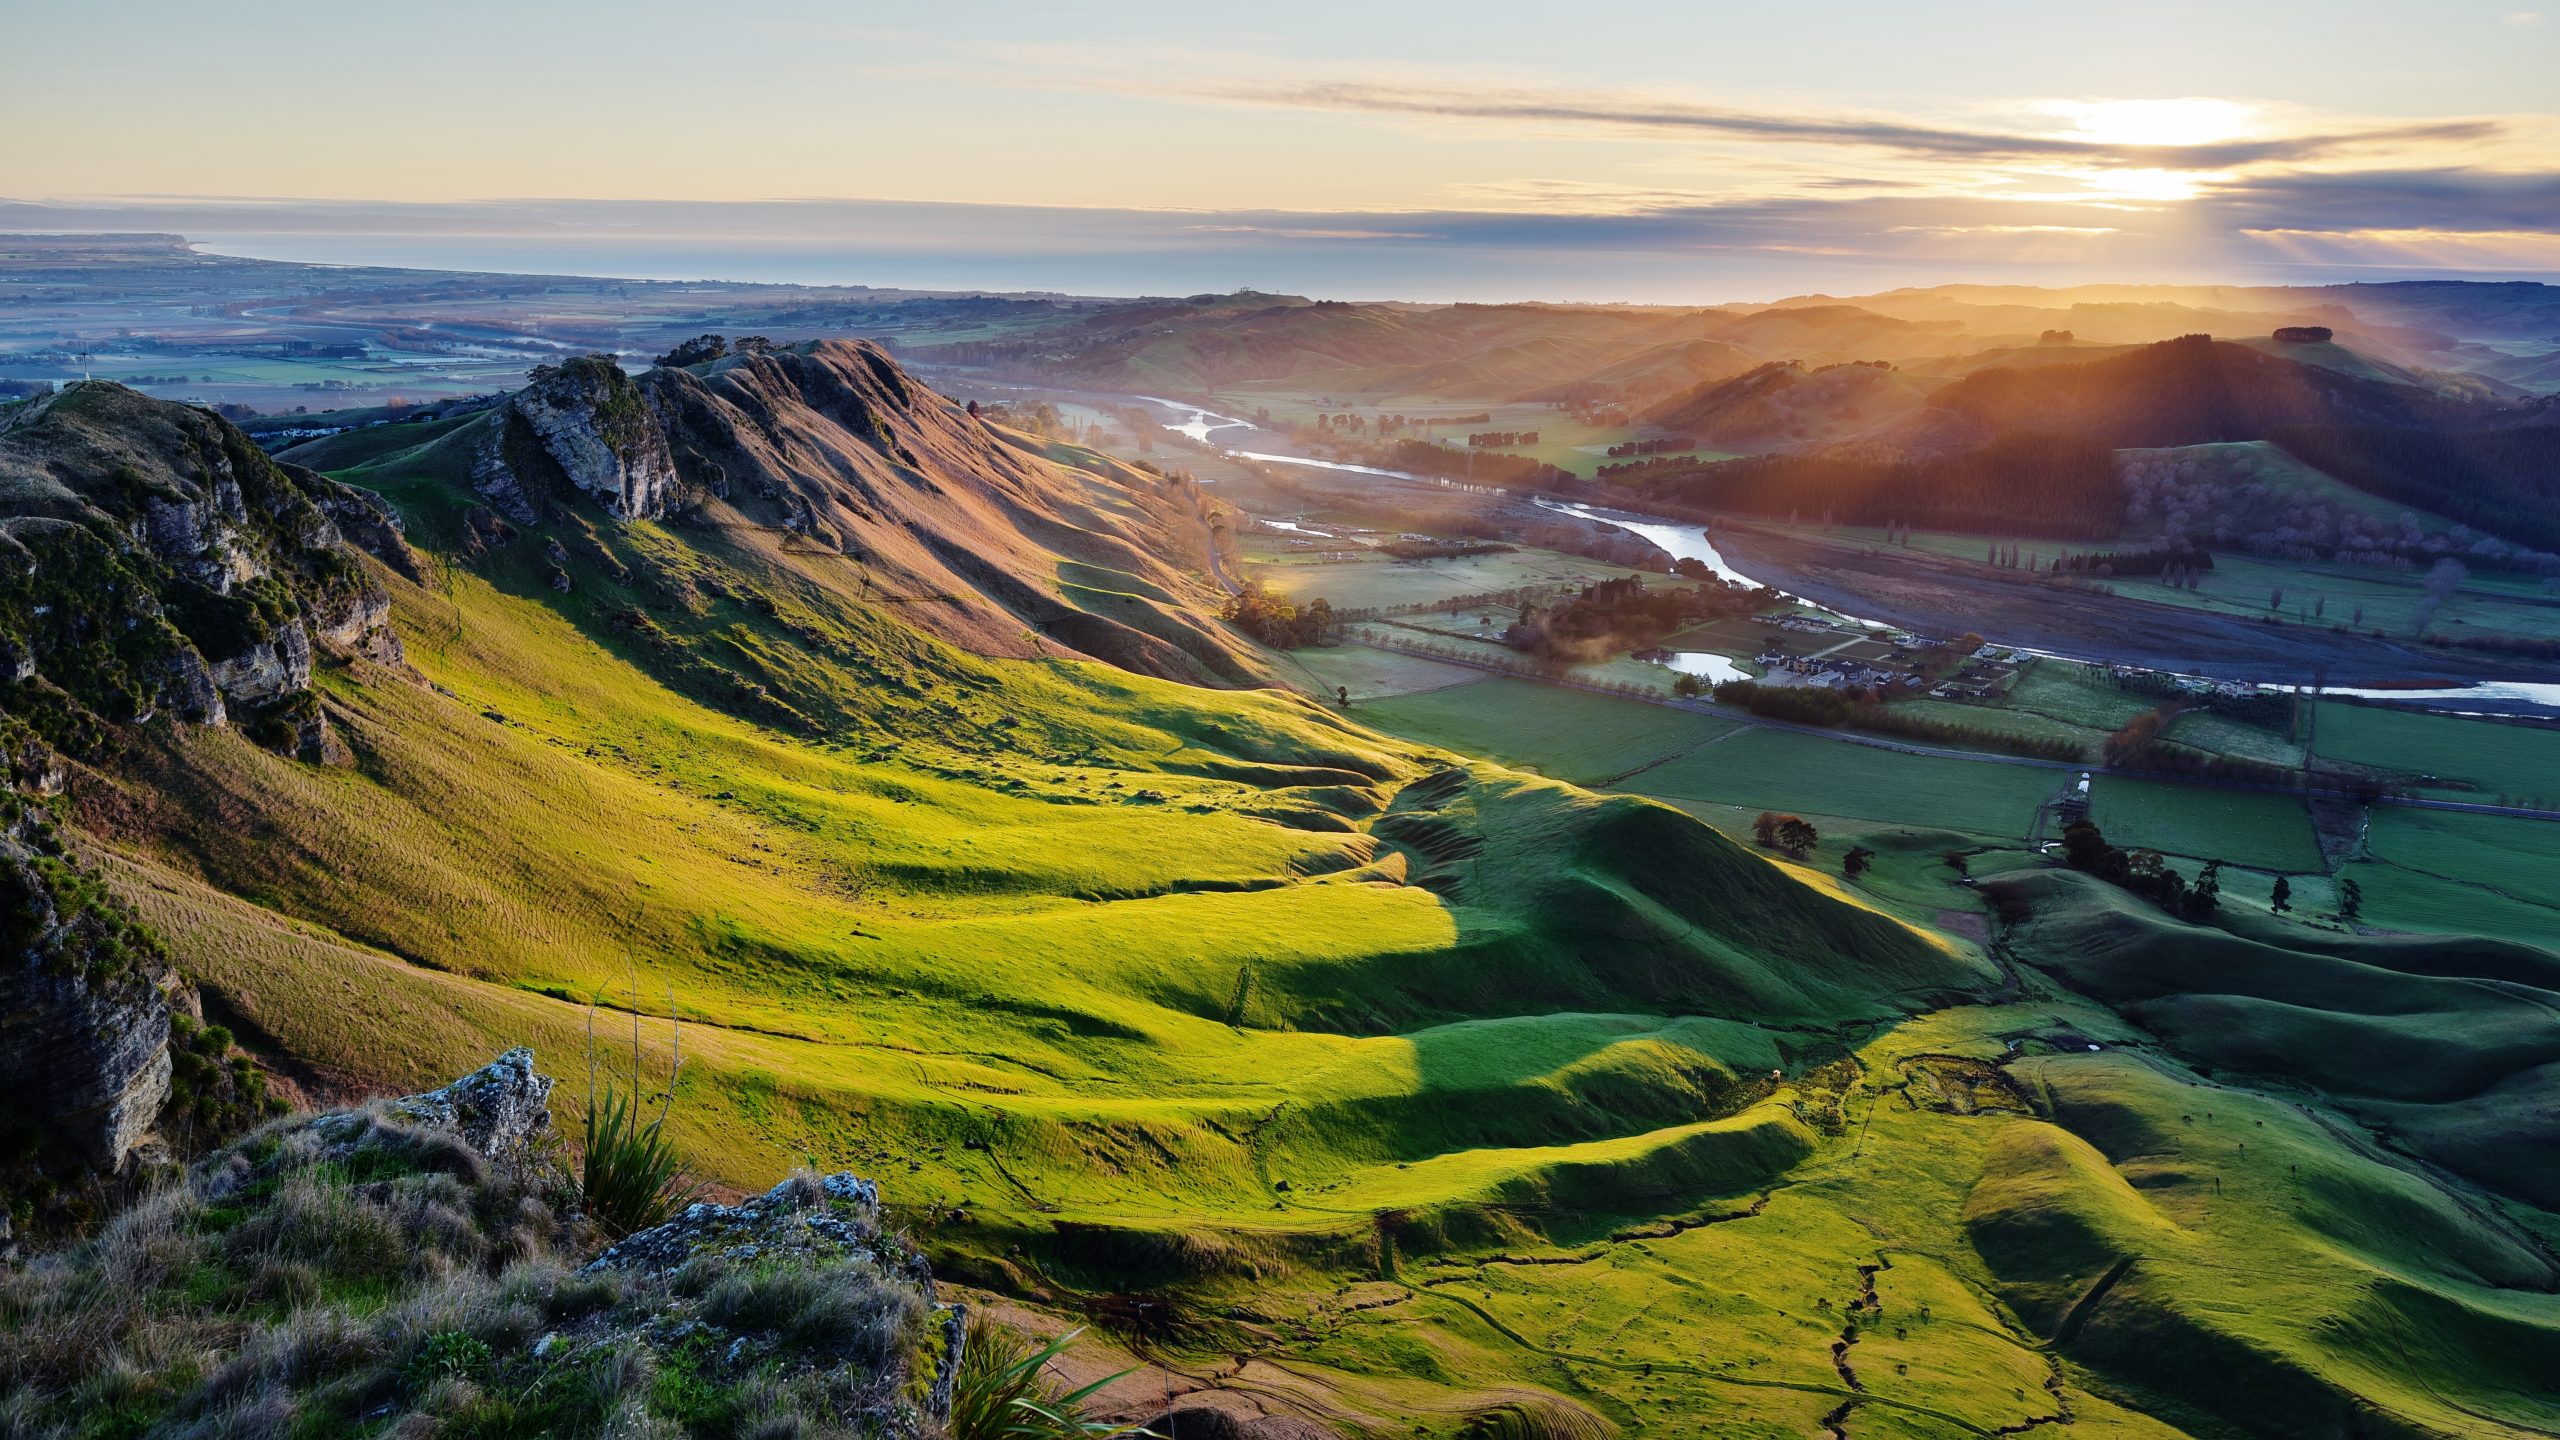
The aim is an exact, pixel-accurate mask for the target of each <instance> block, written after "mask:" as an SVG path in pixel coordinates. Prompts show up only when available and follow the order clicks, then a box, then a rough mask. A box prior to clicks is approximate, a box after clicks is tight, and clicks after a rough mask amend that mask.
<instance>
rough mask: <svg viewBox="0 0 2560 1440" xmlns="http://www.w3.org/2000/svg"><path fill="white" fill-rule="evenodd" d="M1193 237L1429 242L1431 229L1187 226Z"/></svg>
mask: <svg viewBox="0 0 2560 1440" xmlns="http://www.w3.org/2000/svg"><path fill="white" fill-rule="evenodd" d="M1182 228H1183V229H1184V230H1186V231H1189V232H1190V233H1192V234H1194V235H1269V236H1273V237H1275V238H1278V239H1281V240H1428V239H1431V238H1432V235H1431V232H1430V231H1428V230H1347V229H1342V228H1339V227H1335V228H1323V227H1316V226H1307V225H1185V226H1183V227H1182Z"/></svg>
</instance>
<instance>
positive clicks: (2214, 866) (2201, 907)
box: [2187, 860, 2222, 915]
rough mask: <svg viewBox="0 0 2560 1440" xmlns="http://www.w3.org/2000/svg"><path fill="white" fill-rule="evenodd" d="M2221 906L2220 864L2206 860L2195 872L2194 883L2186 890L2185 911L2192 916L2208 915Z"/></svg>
mask: <svg viewBox="0 0 2560 1440" xmlns="http://www.w3.org/2000/svg"><path fill="white" fill-rule="evenodd" d="M2221 905H2222V862H2221V861H2219V860H2207V861H2206V862H2204V868H2203V869H2202V870H2199V871H2197V872H2196V883H2195V884H2193V885H2192V886H2189V887H2188V889H2187V910H2188V912H2189V913H2190V914H2194V915H2209V914H2211V913H2213V911H2215V910H2217V909H2219V908H2221Z"/></svg>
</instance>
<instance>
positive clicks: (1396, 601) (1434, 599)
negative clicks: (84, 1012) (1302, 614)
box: [1247, 550, 1677, 610]
mask: <svg viewBox="0 0 2560 1440" xmlns="http://www.w3.org/2000/svg"><path fill="white" fill-rule="evenodd" d="M1247 573H1248V574H1249V575H1250V576H1251V578H1253V579H1256V580H1259V581H1261V582H1262V583H1263V584H1265V585H1267V586H1269V587H1271V589H1273V590H1274V591H1277V592H1279V593H1280V594H1283V595H1287V596H1290V597H1291V598H1293V599H1300V600H1312V599H1315V598H1316V597H1318V596H1322V597H1323V598H1324V599H1326V600H1328V601H1331V602H1332V604H1333V607H1334V608H1335V609H1337V610H1369V609H1380V610H1383V609H1391V608H1394V607H1397V606H1405V605H1435V604H1439V603H1442V602H1444V601H1448V600H1452V599H1455V598H1457V597H1459V596H1464V595H1486V594H1492V593H1494V592H1497V591H1502V590H1516V589H1519V588H1521V587H1523V586H1529V585H1570V586H1575V587H1579V586H1583V585H1589V584H1594V583H1596V582H1598V581H1602V580H1614V579H1617V578H1619V577H1621V576H1624V575H1626V574H1627V573H1628V572H1627V570H1626V569H1625V567H1623V566H1615V565H1603V564H1601V563H1600V562H1599V561H1597V560H1585V559H1583V558H1582V557H1581V556H1578V555H1562V554H1558V553H1557V552H1555V551H1552V550H1512V551H1508V552H1505V553H1502V554H1498V555H1464V556H1457V557H1453V558H1450V559H1445V560H1398V559H1395V558H1394V557H1392V556H1386V555H1380V556H1377V557H1375V558H1373V559H1360V560H1344V561H1314V560H1304V561H1290V562H1287V563H1284V564H1277V565H1257V566H1250V567H1248V571H1247ZM1648 583H1660V584H1674V583H1677V582H1675V581H1672V580H1670V579H1669V578H1668V577H1664V576H1652V577H1649V578H1648Z"/></svg>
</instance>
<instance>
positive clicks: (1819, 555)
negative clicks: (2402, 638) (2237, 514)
mask: <svg viewBox="0 0 2560 1440" xmlns="http://www.w3.org/2000/svg"><path fill="white" fill-rule="evenodd" d="M1715 540H1716V548H1717V549H1718V550H1719V551H1721V552H1722V553H1723V555H1724V556H1725V558H1726V559H1727V560H1729V561H1731V562H1732V563H1733V564H1734V566H1735V567H1736V568H1738V569H1741V570H1743V571H1745V572H1747V573H1749V574H1750V575H1751V576H1752V578H1754V579H1757V580H1760V581H1763V582H1765V583H1767V584H1770V585H1775V586H1777V587H1778V588H1779V589H1781V590H1785V591H1788V592H1789V593H1791V594H1795V595H1801V596H1803V597H1804V598H1805V599H1807V600H1811V601H1813V602H1814V603H1816V604H1819V605H1827V606H1830V607H1833V608H1835V609H1839V610H1843V611H1847V612H1849V613H1852V614H1857V615H1865V616H1869V617H1872V618H1874V619H1878V620H1885V621H1890V622H1891V623H1893V624H1896V625H1902V626H1907V627H1909V628H1910V629H1913V630H1917V631H1920V632H1922V633H1924V634H1937V635H1944V634H1949V633H1962V632H1964V631H1968V630H1969V631H1973V632H1974V633H1976V634H1979V635H1982V636H1984V637H1985V638H1987V639H1990V640H1993V641H1995V642H1997V643H2000V644H2003V645H2025V646H2028V647H2030V648H2033V649H2037V650H2049V651H2052V652H2054V653H2056V654H2062V655H2071V656H2076V657H2080V658H2084V659H2090V660H2105V661H2118V662H2122V663H2124V664H2129V665H2140V666H2144V667H2146V668H2150V669H2156V670H2180V671H2195V672H2197V673H2200V674H2204V675H2210V676H2213V677H2215V678H2217V679H2230V680H2256V681H2262V682H2266V683H2270V684H2288V683H2295V682H2299V683H2304V684H2308V683H2310V681H2311V680H2312V678H2313V674H2314V672H2315V671H2317V670H2319V669H2321V668H2322V667H2326V669H2327V672H2328V683H2330V684H2332V685H2398V684H2406V683H2411V682H2427V683H2433V684H2443V685H2455V684H2468V683H2471V682H2473V681H2479V680H2542V681H2550V680H2560V667H2555V666H2552V665H2549V664H2535V663H2532V662H2527V661H2517V660H2508V659H2503V658H2500V657H2497V656H2491V655H2480V654H2470V653H2465V654H2462V655H2458V656H2456V655H2447V654H2444V653H2442V652H2437V651H2432V650H2420V649H2413V648H2411V647H2408V646H2405V645H2400V644H2396V643H2394V642H2392V641H2388V640H2375V639H2372V638H2370V637H2368V636H2361V635H2351V634H2347V633H2344V632H2341V631H2336V630H2329V629H2323V628H2318V627H2314V626H2309V625H2273V624H2265V623H2260V622H2252V621H2247V620H2240V619H2236V618H2232V617H2229V616H2222V615H2212V614H2207V613H2205V612H2202V611H2197V610H2187V609H2182V608H2180V607H2178V606H2174V605H2159V604H2154V603H2152V602H2150V601H2147V600H2136V599H2128V598H2126V597H2123V596H2116V595H2107V594H2102V593H2094V592H2090V591H2085V590H2074V589H2071V588H2069V587H2067V586H2062V585H2054V584H2049V583H2045V582H2041V581H2037V580H2032V579H2028V578H2026V577H2025V576H2024V575H2019V576H2016V577H2015V578H2012V577H2010V576H2009V575H2007V574H2004V573H2002V572H1994V571H1987V570H1985V569H1984V568H1983V567H1982V566H1980V565H1975V564H1971V563H1968V562H1964V561H1958V560H1948V559H1945V558H1942V557H1938V556H1933V555H1927V554H1921V553H1917V552H1914V551H1910V550H1896V551H1893V552H1892V553H1890V554H1880V553H1876V552H1874V551H1873V550H1872V549H1871V548H1870V547H1867V546H1864V545H1857V544H1835V543H1830V542H1826V541H1819V540H1810V539H1805V538H1801V537H1797V536H1789V535H1777V534H1772V533H1770V532H1768V531H1762V530H1745V529H1742V528H1739V527H1728V528H1723V529H1719V530H1718V531H1717V532H1716V537H1715Z"/></svg>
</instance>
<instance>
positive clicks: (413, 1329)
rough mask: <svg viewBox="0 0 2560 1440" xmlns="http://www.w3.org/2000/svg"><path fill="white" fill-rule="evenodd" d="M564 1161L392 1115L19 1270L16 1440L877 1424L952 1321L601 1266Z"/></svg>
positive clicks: (9, 1412) (769, 1280) (12, 1389)
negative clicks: (931, 1336) (503, 1159)
mask: <svg viewBox="0 0 2560 1440" xmlns="http://www.w3.org/2000/svg"><path fill="white" fill-rule="evenodd" d="M567 1200H568V1192H567V1191H566V1190H565V1189H563V1188H561V1178H560V1176H559V1175H558V1173H557V1172H556V1171H555V1170H552V1169H549V1168H548V1167H544V1166H539V1165H534V1164H523V1165H519V1164H495V1163H492V1162H490V1161H488V1160H486V1159H484V1158H483V1157H482V1156H480V1155H479V1154H477V1153H476V1152H474V1151H472V1150H471V1149H470V1148H468V1147H467V1146H465V1145H463V1144H461V1143H459V1142H457V1141H455V1140H454V1139H453V1138H452V1137H451V1136H450V1135H447V1134H445V1133H443V1132H441V1131H436V1130H431V1129H421V1128H417V1127H414V1126H410V1125H407V1124H404V1123H402V1122H400V1121H398V1120H396V1119H393V1118H390V1117H389V1116H387V1115H385V1114H382V1113H377V1112H369V1111H359V1112H354V1113H351V1114H343V1115H331V1116H325V1117H321V1118H319V1119H305V1120H294V1121H286V1122H279V1123H278V1124H275V1125H271V1126H268V1127H267V1128H265V1129H263V1130H261V1131H259V1132H257V1133H256V1134H253V1135H251V1136H250V1137H248V1138H247V1139H246V1140H244V1141H242V1142H241V1143H239V1144H238V1145H235V1146H233V1147H231V1148H229V1149H227V1150H225V1151H222V1152H220V1153H218V1154H217V1155H215V1156H214V1157H212V1158H211V1159H209V1160H208V1161H206V1162H205V1163H203V1164H202V1165H199V1166H198V1167H197V1168H196V1169H195V1170H194V1171H193V1172H192V1173H191V1174H190V1175H189V1176H188V1177H187V1179H186V1180H185V1182H184V1183H182V1184H179V1185H176V1186H173V1187H171V1188H169V1189H166V1190H163V1191H160V1192H158V1193H156V1194H154V1195H152V1196H150V1197H148V1198H147V1199H145V1200H144V1201H143V1202H141V1203H140V1204H138V1205H136V1206H134V1207H133V1208H131V1209H130V1210H128V1211H127V1212H126V1213H124V1214H122V1215H120V1216H118V1217H117V1218H116V1219H115V1220H113V1221H112V1222H110V1223H109V1224H108V1225H106V1226H105V1227H104V1228H103V1229H101V1230H100V1231H99V1232H98V1233H97V1234H96V1235H94V1236H93V1237H92V1238H90V1239H89V1240H87V1241H86V1242H84V1243H82V1244H80V1245H78V1246H76V1247H74V1248H71V1249H68V1250H65V1251H63V1252H60V1253H57V1254H54V1255H49V1256H45V1257H43V1258H40V1259H38V1260H36V1261H35V1262H33V1263H32V1264H30V1265H29V1266H27V1267H26V1268H25V1269H23V1270H21V1271H18V1272H16V1273H13V1274H7V1275H0V1397H4V1398H0V1440H22V1437H24V1440H36V1437H44V1440H90V1437H101V1440H103V1437H109V1436H115V1437H124V1436H143V1435H149V1436H172V1437H175V1436H185V1437H202V1440H222V1437H242V1440H247V1437H287V1436H317V1435H335V1434H346V1433H355V1432H359V1431H362V1432H366V1433H372V1434H377V1435H385V1436H396V1437H401V1440H427V1437H438V1440H473V1437H488V1440H499V1437H518V1436H528V1435H553V1436H606V1435H611V1436H617V1437H649V1436H659V1435H665V1436H677V1435H709V1436H735V1437H740V1440H746V1437H754V1440H791V1437H811V1440H816V1437H824V1436H831V1435H837V1434H847V1435H850V1434H855V1433H872V1432H873V1431H874V1430H876V1429H877V1428H878V1422H880V1421H881V1420H882V1419H883V1418H884V1417H892V1416H896V1415H898V1414H899V1413H900V1407H901V1404H902V1402H904V1401H905V1400H906V1399H907V1398H908V1397H906V1396H905V1395H904V1394H903V1393H902V1392H903V1390H904V1387H905V1386H906V1384H907V1378H906V1377H907V1376H908V1375H909V1374H910V1373H911V1372H912V1370H913V1369H914V1367H913V1366H911V1365H910V1364H909V1363H907V1362H908V1361H909V1360H910V1359H912V1357H914V1356H916V1355H917V1354H919V1353H921V1350H922V1347H923V1345H924V1334H925V1328H926V1327H925V1318H926V1306H925V1302H924V1300H923V1298H922V1296H921V1295H920V1293H919V1292H918V1290H917V1289H916V1288H915V1287H914V1286H912V1285H910V1284H907V1283H905V1282H904V1281H903V1280H902V1279H900V1278H899V1277H896V1276H893V1275H889V1274H886V1273H883V1272H882V1271H881V1270H879V1269H877V1268H874V1267H871V1266H867V1265H863V1264H858V1263H849V1262H846V1261H841V1260H833V1259H828V1258H824V1257H811V1256H792V1257H787V1258H779V1259H772V1260H769V1261H767V1262H764V1263H755V1262H752V1261H750V1262H747V1263H740V1262H739V1261H736V1260H724V1259H719V1258H709V1257H706V1258H698V1259H696V1260H695V1261H693V1262H690V1263H688V1264H686V1265H684V1266H682V1267H680V1268H678V1269H676V1270H674V1271H672V1272H669V1273H663V1274H653V1273H647V1272H633V1271H623V1270H612V1271H600V1272H596V1273H592V1274H589V1273H583V1272H582V1271H580V1270H579V1269H578V1268H577V1266H578V1263H579V1262H580V1261H581V1260H582V1259H583V1258H584V1255H585V1253H586V1252H587V1251H588V1250H589V1249H591V1248H592V1247H593V1246H594V1244H595V1243H596V1242H597V1240H598V1238H599V1237H598V1236H597V1235H596V1234H594V1233H593V1232H592V1230H591V1229H589V1228H588V1227H587V1226H585V1224H584V1223H583V1222H579V1221H574V1220H572V1219H569V1218H565V1217H566V1216H567V1214H568V1213H569V1212H568V1205H567Z"/></svg>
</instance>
